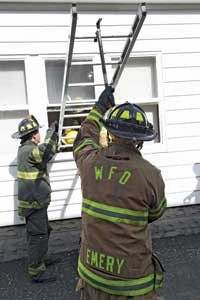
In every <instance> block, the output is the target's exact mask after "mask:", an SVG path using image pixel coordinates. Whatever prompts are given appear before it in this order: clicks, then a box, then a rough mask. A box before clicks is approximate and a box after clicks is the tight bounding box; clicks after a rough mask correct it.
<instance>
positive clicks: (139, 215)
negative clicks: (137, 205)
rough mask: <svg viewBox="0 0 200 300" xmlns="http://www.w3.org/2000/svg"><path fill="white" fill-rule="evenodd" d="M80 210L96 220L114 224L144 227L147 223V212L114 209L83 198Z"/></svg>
mask: <svg viewBox="0 0 200 300" xmlns="http://www.w3.org/2000/svg"><path fill="white" fill-rule="evenodd" d="M82 210H83V211H84V212H85V213H87V214H89V215H91V216H93V217H94V218H97V219H103V220H107V221H110V222H114V223H124V224H130V225H131V224H134V225H139V226H144V225H146V224H147V221H148V211H136V210H130V209H126V208H121V207H114V206H110V205H106V204H102V203H98V202H95V201H92V200H89V199H86V198H83V204H82Z"/></svg>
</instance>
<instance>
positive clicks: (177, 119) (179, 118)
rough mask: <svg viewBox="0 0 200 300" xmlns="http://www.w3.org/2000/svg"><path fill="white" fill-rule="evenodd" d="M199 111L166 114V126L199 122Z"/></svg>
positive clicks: (177, 111) (188, 110)
mask: <svg viewBox="0 0 200 300" xmlns="http://www.w3.org/2000/svg"><path fill="white" fill-rule="evenodd" d="M199 114H200V109H195V108H193V109H185V110H174V111H171V110H170V111H167V112H166V121H167V124H184V123H193V122H199V121H200V120H199V116H200V115H199Z"/></svg>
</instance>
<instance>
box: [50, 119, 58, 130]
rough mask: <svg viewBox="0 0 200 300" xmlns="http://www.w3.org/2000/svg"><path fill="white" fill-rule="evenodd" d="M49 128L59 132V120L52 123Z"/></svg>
mask: <svg viewBox="0 0 200 300" xmlns="http://www.w3.org/2000/svg"><path fill="white" fill-rule="evenodd" d="M49 128H51V129H53V130H54V131H55V132H58V121H57V120H56V121H54V122H52V123H51V124H50V126H49Z"/></svg>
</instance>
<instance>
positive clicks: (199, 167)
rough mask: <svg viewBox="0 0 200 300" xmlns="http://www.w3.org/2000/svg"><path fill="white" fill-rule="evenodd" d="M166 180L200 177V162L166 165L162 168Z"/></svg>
mask: <svg viewBox="0 0 200 300" xmlns="http://www.w3.org/2000/svg"><path fill="white" fill-rule="evenodd" d="M161 171H162V176H163V178H164V180H176V179H184V178H185V179H186V178H195V179H196V180H197V177H200V162H199V163H194V164H188V165H182V166H169V167H168V166H166V167H163V168H162V169H161Z"/></svg>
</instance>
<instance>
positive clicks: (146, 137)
mask: <svg viewBox="0 0 200 300" xmlns="http://www.w3.org/2000/svg"><path fill="white" fill-rule="evenodd" d="M101 122H102V124H103V125H104V127H105V128H106V129H107V131H108V132H109V133H111V134H113V135H114V136H116V137H118V138H121V139H124V140H129V141H145V142H148V141H152V140H154V139H155V138H156V136H157V133H156V132H155V131H154V130H153V129H148V128H146V130H145V132H144V133H142V132H140V133H138V132H134V131H133V132H132V134H130V132H127V131H122V130H119V128H116V129H115V128H112V127H111V126H110V122H109V121H108V122H107V121H106V120H103V119H101Z"/></svg>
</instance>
